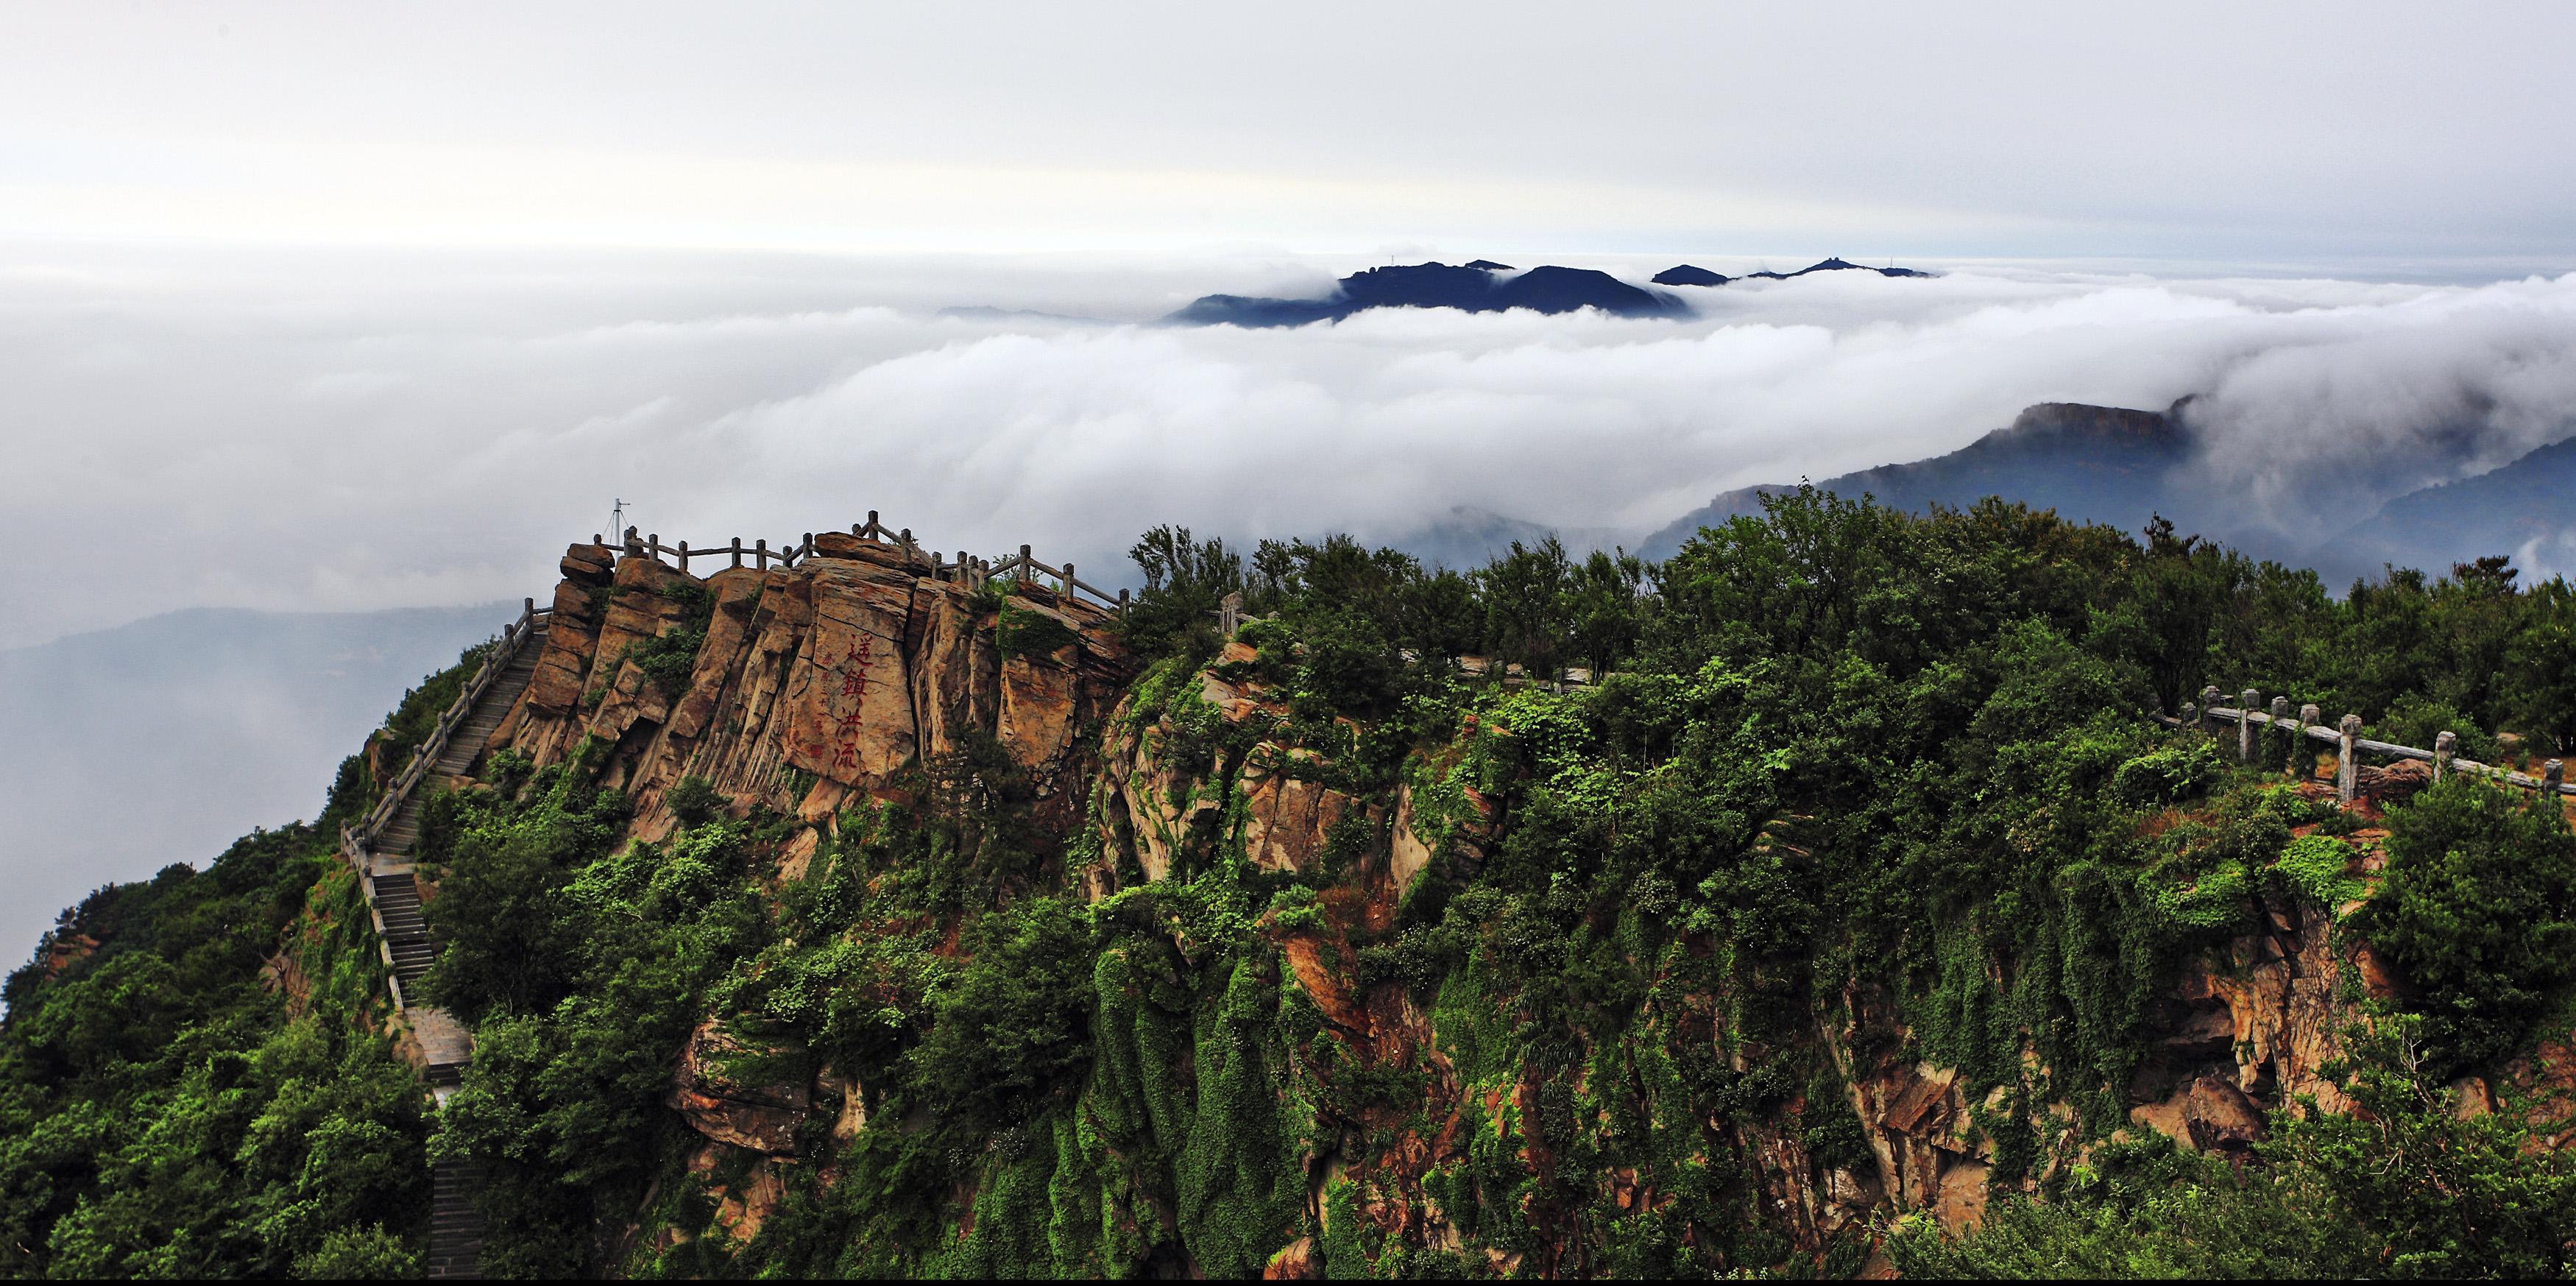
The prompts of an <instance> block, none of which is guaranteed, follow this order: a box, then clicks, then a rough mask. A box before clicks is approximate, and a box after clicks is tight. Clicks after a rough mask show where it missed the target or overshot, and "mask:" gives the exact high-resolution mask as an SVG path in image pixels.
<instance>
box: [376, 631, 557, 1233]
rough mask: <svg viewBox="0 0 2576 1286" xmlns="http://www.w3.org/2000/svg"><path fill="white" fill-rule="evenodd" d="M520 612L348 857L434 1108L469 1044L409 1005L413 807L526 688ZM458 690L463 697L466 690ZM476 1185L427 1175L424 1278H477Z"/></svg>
mask: <svg viewBox="0 0 2576 1286" xmlns="http://www.w3.org/2000/svg"><path fill="white" fill-rule="evenodd" d="M529 606H530V609H531V613H530V615H529V616H528V617H527V618H525V619H526V621H527V623H528V626H529V628H528V630H527V632H526V633H525V634H522V635H516V637H514V638H513V639H512V640H511V641H513V642H515V643H516V644H517V649H516V651H514V652H512V653H510V654H509V655H510V660H509V663H508V664H507V665H505V666H503V667H502V669H501V671H500V673H498V674H496V675H492V676H491V681H490V682H489V683H488V684H485V685H484V686H483V688H482V689H481V691H480V693H479V694H473V695H474V703H473V708H472V709H470V710H467V711H465V712H464V717H463V718H462V719H454V712H451V713H450V716H449V718H450V719H451V720H453V724H452V727H451V730H450V731H449V732H448V734H447V739H446V741H445V743H444V744H443V745H441V746H440V747H439V750H438V754H437V757H436V758H435V759H434V760H432V761H431V762H430V763H429V764H428V765H426V767H425V771H422V772H420V773H417V774H407V775H406V776H405V777H404V778H403V779H402V782H404V783H409V786H408V789H406V790H405V791H404V792H403V796H402V798H401V800H400V801H399V802H398V803H397V804H396V806H395V808H394V812H393V814H392V816H390V817H387V818H385V819H384V824H383V825H382V826H381V827H379V828H378V829H377V830H376V832H375V835H374V836H373V838H372V839H371V840H369V841H368V842H367V843H366V844H365V845H364V847H363V849H362V850H357V853H358V855H359V856H361V857H362V858H363V861H364V863H365V865H364V868H363V869H364V871H365V873H366V882H367V886H368V900H369V902H370V904H371V905H372V906H373V908H374V911H375V917H376V921H377V925H378V929H379V932H380V933H381V934H382V937H383V940H384V946H385V953H386V955H387V957H388V958H389V960H390V961H391V963H392V965H393V974H394V980H395V984H396V989H397V994H398V998H399V999H400V1001H401V1002H402V1013H403V1018H404V1020H405V1021H406V1022H408V1023H409V1024H410V1025H411V1030H412V1035H413V1037H414V1038H415V1039H417V1040H418V1041H419V1042H420V1046H421V1052H422V1054H423V1056H424V1057H423V1062H424V1063H425V1064H426V1070H425V1075H426V1077H427V1079H428V1081H429V1084H430V1091H431V1092H432V1093H433V1094H436V1095H437V1096H438V1097H439V1098H440V1099H441V1100H442V1101H444V1100H445V1098H446V1096H447V1095H448V1093H450V1092H452V1091H453V1090H454V1089H455V1088H456V1087H457V1085H458V1084H459V1083H461V1081H462V1080H463V1078H464V1071H465V1065H466V1064H467V1063H468V1062H470V1061H471V1060H472V1059H473V1056H474V1037H473V1034H472V1033H471V1032H468V1031H467V1030H466V1029H465V1026H464V1024H462V1023H459V1022H457V1021H456V1020H455V1019H454V1018H452V1017H450V1016H448V1014H447V1011H445V1010H443V1009H438V1008H435V1007H432V1006H428V1005H423V1004H420V1003H419V1002H418V996H419V988H420V981H421V978H422V976H423V975H425V974H427V973H428V972H429V967H430V965H431V964H432V963H433V962H435V961H436V960H437V959H438V948H437V945H436V944H435V943H433V942H431V941H430V937H429V926H428V924H427V923H426V922H425V921H423V920H422V918H421V913H420V911H421V903H420V883H419V881H418V880H417V879H416V878H414V876H413V873H412V857H413V854H414V851H415V849H416V848H417V847H418V846H419V844H420V821H421V807H422V804H423V802H424V801H426V800H427V799H428V797H429V795H430V793H431V791H432V790H434V789H436V785H437V783H440V782H444V781H447V780H449V779H451V778H454V777H459V776H462V775H464V774H465V773H467V772H468V771H470V770H472V768H473V767H474V762H475V760H476V759H477V758H479V757H480V756H481V754H482V750H483V746H484V743H486V742H488V741H490V740H491V738H492V734H493V733H494V732H495V731H497V730H498V729H499V728H500V726H501V720H502V719H503V718H505V717H507V716H508V714H509V712H510V707H511V706H512V705H514V704H516V703H517V702H518V699H519V694H520V693H522V692H524V691H526V690H527V687H528V681H529V679H530V678H531V677H532V676H533V675H534V674H535V673H536V668H537V656H538V654H539V653H540V652H542V651H544V639H545V626H544V624H543V622H542V621H541V620H539V619H538V618H537V617H536V615H535V613H534V611H533V609H534V606H535V605H534V604H533V603H532V604H530V605H529ZM468 691H469V693H472V689H470V688H469V690H468ZM398 784H400V783H398ZM483 1181H484V1171H483V1168H482V1167H481V1166H480V1165H478V1164H473V1163H467V1162H447V1163H443V1164H440V1165H437V1166H434V1167H432V1170H431V1199H430V1219H429V1260H428V1265H427V1267H428V1273H429V1276H431V1277H480V1276H482V1275H483V1274H482V1272H481V1266H480V1263H479V1260H480V1257H481V1255H482V1251H483V1212H482V1210H481V1208H480V1207H479V1206H478V1205H477V1204H476V1198H477V1197H478V1196H479V1195H480V1194H481V1193H482V1190H483Z"/></svg>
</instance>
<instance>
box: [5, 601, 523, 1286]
mask: <svg viewBox="0 0 2576 1286" xmlns="http://www.w3.org/2000/svg"><path fill="white" fill-rule="evenodd" d="M481 659H482V649H481V648H475V649H469V650H468V651H467V652H466V654H465V655H464V656H463V657H462V658H460V659H459V662H458V664H457V665H456V666H455V667H454V668H452V669H449V670H447V671H443V672H441V673H440V674H437V675H433V676H431V677H430V678H429V679H428V680H427V681H426V682H424V683H423V684H422V685H421V686H420V687H419V688H417V689H414V690H413V691H411V692H409V693H407V694H405V696H404V699H403V702H402V704H401V706H400V707H399V708H398V709H397V710H396V711H395V712H394V713H393V715H392V716H391V717H389V718H388V719H387V721H386V728H387V730H388V731H387V732H386V733H385V734H384V735H385V736H386V737H387V738H388V739H389V740H391V741H392V742H393V743H394V744H410V742H411V741H415V740H417V739H418V738H419V737H420V736H424V735H426V729H427V727H428V725H429V722H430V721H431V720H433V719H435V718H436V717H437V713H438V711H439V710H440V709H442V708H444V707H445V706H446V704H447V703H448V702H449V701H452V700H453V699H454V698H455V696H456V693H457V692H458V691H459V690H460V688H461V687H462V685H463V683H464V681H465V678H466V676H468V675H470V674H471V673H472V671H473V668H474V666H475V665H477V664H479V663H480V661H481ZM406 739H408V740H406ZM374 789H375V784H374V782H373V781H372V780H371V779H370V778H369V777H368V775H367V772H366V769H365V765H364V763H363V762H362V760H361V759H360V757H358V756H351V757H350V759H349V761H348V762H347V763H346V764H344V765H343V766H342V769H341V772H340V775H339V779H338V782H337V784H336V785H335V786H334V787H333V789H332V791H331V796H330V799H329V801H328V802H327V803H326V805H325V807H324V809H323V812H322V816H321V817H320V819H318V820H317V821H315V822H314V823H313V824H311V825H305V824H302V823H298V824H295V825H290V826H286V827H281V828H279V829H276V830H262V831H259V832H256V833H254V834H251V835H249V836H246V837H244V838H243V839H241V840H240V841H239V842H237V843H235V844H234V845H233V846H232V847H231V848H230V849H228V850H226V851H225V852H224V853H222V854H221V855H219V856H218V857H216V858H215V859H214V861H212V862H211V863H209V864H208V865H207V866H206V868H205V869H204V870H195V869H192V868H190V867H188V866H186V865H173V866H170V867H168V868H165V869H164V870H163V871H162V872H161V873H160V874H159V875H158V876H156V877H154V878H153V879H151V880H149V881H146V882H143V883H137V884H121V885H110V886H107V887H104V888H101V889H100V890H98V891H97V892H95V893H93V894H91V895H90V896H89V897H88V898H87V899H86V900H84V901H83V902H82V903H81V904H80V905H79V906H77V907H74V908H72V909H71V910H69V911H67V912H65V914H64V918H63V921H62V923H61V924H60V925H59V926H58V927H57V928H56V929H55V931H54V933H53V934H52V935H51V936H50V937H49V939H48V943H47V944H46V946H44V947H40V948H39V950H38V952H37V956H36V959H35V960H34V961H33V962H32V963H30V964H28V965H27V966H25V967H23V968H21V969H19V970H17V971H16V972H14V973H12V974H10V975H9V980H8V984H7V1000H8V1005H9V1015H8V1024H7V1027H6V1029H5V1030H0V1274H6V1275H8V1276H11V1277H247V1276H284V1275H288V1274H294V1275H298V1276H309V1277H400V1276H406V1275H409V1274H411V1273H412V1272H414V1271H415V1270H416V1269H417V1267H418V1264H417V1259H418V1254H419V1251H420V1248H421V1245H422V1238H423V1237H424V1235H425V1234H426V1231H427V1214H428V1199H429V1171H428V1168H427V1165H426V1162H425V1159H424V1152H423V1147H424V1144H425V1142H426V1138H427V1135H428V1132H429V1119H428V1118H429V1112H428V1109H427V1106H426V1103H425V1100H424V1097H423V1095H422V1092H421V1085H420V1081H419V1078H418V1075H417V1073H415V1072H414V1071H413V1069H412V1068H411V1067H409V1066H406V1065H405V1064H404V1063H402V1062H401V1061H400V1060H399V1059H398V1058H397V1057H396V1056H395V1051H394V1048H393V1039H392V1038H391V1037H390V1036H389V1035H387V1034H386V1033H385V1031H384V1030H383V1029H382V1027H381V1026H380V1024H381V1023H382V1022H383V1020H384V1017H385V1008H386V1004H385V996H386V991H385V982H384V978H385V972H384V968H383V966H382V965H381V964H380V963H379V958H378V955H377V949H376V945H375V936H374V933H373V931H372V929H371V928H370V926H369V924H368V917H367V908H366V903H365V901H364V899H363V898H362V897H361V895H360V893H359V890H358V887H357V878H356V875H355V873H354V872H352V871H351V870H350V869H349V866H348V864H347V863H346V862H343V861H341V860H340V859H339V857H338V838H337V836H338V826H339V823H341V822H342V821H344V820H347V819H350V818H353V817H355V816H357V815H358V814H359V813H361V812H363V811H364V810H365V808H366V806H367V805H368V804H370V803H372V802H373V799H374V794H373V792H374Z"/></svg>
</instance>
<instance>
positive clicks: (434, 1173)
mask: <svg viewBox="0 0 2576 1286" xmlns="http://www.w3.org/2000/svg"><path fill="white" fill-rule="evenodd" d="M484 1178H485V1175H484V1171H483V1167H482V1166H480V1165H476V1164H474V1163H472V1162H463V1161H447V1162H442V1163H440V1164H438V1165H435V1166H432V1167H431V1168H430V1197H429V1263H428V1265H427V1267H428V1270H429V1276H430V1277H432V1278H443V1277H480V1276H482V1275H483V1271H482V1258H483V1211H482V1210H481V1209H480V1208H479V1207H477V1206H476V1205H475V1198H477V1197H479V1196H481V1195H482V1193H483V1181H484Z"/></svg>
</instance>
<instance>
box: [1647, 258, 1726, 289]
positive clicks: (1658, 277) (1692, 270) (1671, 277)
mask: <svg viewBox="0 0 2576 1286" xmlns="http://www.w3.org/2000/svg"><path fill="white" fill-rule="evenodd" d="M1733 280H1735V278H1733V277H1729V276H1727V275H1726V274H1725V273H1722V272H1710V271H1709V270H1708V269H1706V268H1702V267H1700V266H1699V265H1697V264H1688V263H1683V264H1675V265H1673V266H1672V267H1670V268H1666V269H1664V270H1663V271H1662V272H1659V273H1656V274H1655V284H1656V285H1658V286H1723V285H1725V284H1726V283H1728V282H1730V281H1733Z"/></svg>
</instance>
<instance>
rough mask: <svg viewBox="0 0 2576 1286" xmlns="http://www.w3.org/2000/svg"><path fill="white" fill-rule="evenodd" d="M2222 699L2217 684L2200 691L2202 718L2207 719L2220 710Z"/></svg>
mask: <svg viewBox="0 0 2576 1286" xmlns="http://www.w3.org/2000/svg"><path fill="white" fill-rule="evenodd" d="M2221 699H2222V698H2221V697H2220V695H2219V691H2218V685H2217V684H2215V683H2212V684H2210V685H2208V686H2207V687H2204V688H2202V689H2201V690H2200V717H2201V718H2203V719H2207V718H2208V717H2209V716H2210V714H2211V713H2212V712H2214V711H2216V710H2217V709H2218V703H2219V701H2220V700H2221ZM2204 731H2206V729H2204Z"/></svg>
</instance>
